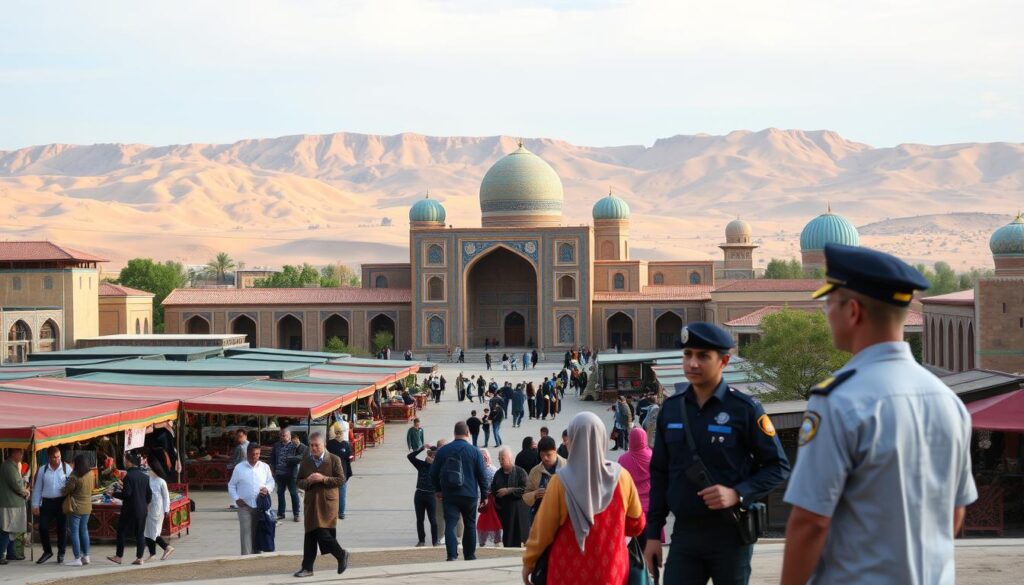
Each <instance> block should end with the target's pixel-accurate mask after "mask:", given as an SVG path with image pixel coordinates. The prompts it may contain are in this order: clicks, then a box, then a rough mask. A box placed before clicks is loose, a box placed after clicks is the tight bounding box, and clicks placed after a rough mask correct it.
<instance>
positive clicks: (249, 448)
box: [245, 442, 260, 451]
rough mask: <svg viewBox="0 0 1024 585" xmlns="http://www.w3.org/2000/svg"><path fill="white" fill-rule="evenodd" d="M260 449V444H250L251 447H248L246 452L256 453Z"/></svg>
mask: <svg viewBox="0 0 1024 585" xmlns="http://www.w3.org/2000/svg"><path fill="white" fill-rule="evenodd" d="M259 448H260V444H259V443H255V442H254V443H249V446H248V447H246V449H245V450H246V451H255V450H257V449H259Z"/></svg>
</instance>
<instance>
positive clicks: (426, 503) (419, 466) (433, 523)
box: [406, 446, 438, 546]
mask: <svg viewBox="0 0 1024 585" xmlns="http://www.w3.org/2000/svg"><path fill="white" fill-rule="evenodd" d="M424 449H426V451H427V454H426V457H425V459H424V460H422V461H421V460H420V459H419V454H420V453H422V452H423V451H424ZM436 453H437V449H436V448H435V447H429V448H427V447H422V446H421V447H420V448H419V449H417V450H416V451H413V452H412V453H409V454H408V455H406V458H408V459H409V463H411V464H412V466H413V467H415V468H416V491H415V492H414V493H413V497H412V505H413V508H414V509H415V510H416V536H417V537H418V539H417V541H416V546H426V538H427V535H426V531H425V530H424V529H423V517H424V516H426V517H427V520H428V521H429V522H430V546H437V544H438V543H437V519H436V517H435V514H434V507H435V503H434V487H433V486H432V485H431V483H430V464H431V463H433V462H434V455H435V454H436Z"/></svg>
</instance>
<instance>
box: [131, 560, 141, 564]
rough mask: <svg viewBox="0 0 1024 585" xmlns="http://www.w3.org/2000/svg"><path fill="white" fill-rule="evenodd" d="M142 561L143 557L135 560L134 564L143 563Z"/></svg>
mask: <svg viewBox="0 0 1024 585" xmlns="http://www.w3.org/2000/svg"><path fill="white" fill-rule="evenodd" d="M142 563H143V560H142V559H135V560H134V561H132V564H133V565H141V564H142Z"/></svg>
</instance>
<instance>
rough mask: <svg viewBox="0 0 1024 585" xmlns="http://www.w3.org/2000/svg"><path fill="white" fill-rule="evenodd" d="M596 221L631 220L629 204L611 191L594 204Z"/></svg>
mask: <svg viewBox="0 0 1024 585" xmlns="http://www.w3.org/2000/svg"><path fill="white" fill-rule="evenodd" d="M594 219H629V204H628V203H626V201H625V200H624V199H622V198H621V197H616V196H615V195H612V193H611V191H609V192H608V196H607V197H602V198H601V199H600V200H599V201H598V202H597V203H595V204H594Z"/></svg>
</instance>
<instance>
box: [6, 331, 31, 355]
mask: <svg viewBox="0 0 1024 585" xmlns="http://www.w3.org/2000/svg"><path fill="white" fill-rule="evenodd" d="M31 344H32V330H31V329H29V328H28V323H25V322H24V321H20V320H19V321H15V322H14V325H11V329H10V330H9V331H8V332H7V361H8V362H10V363H16V364H17V363H21V362H23V361H25V360H27V359H28V352H29V346H30V345H31Z"/></svg>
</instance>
